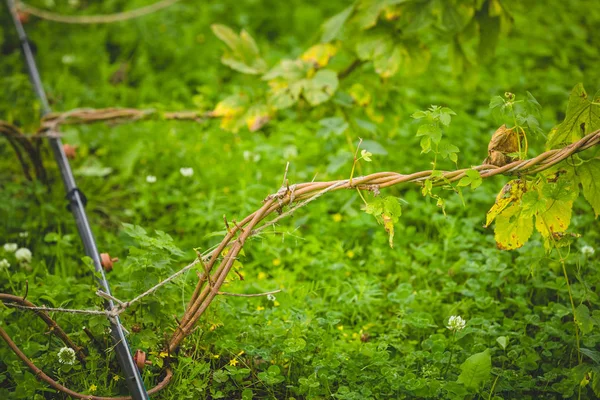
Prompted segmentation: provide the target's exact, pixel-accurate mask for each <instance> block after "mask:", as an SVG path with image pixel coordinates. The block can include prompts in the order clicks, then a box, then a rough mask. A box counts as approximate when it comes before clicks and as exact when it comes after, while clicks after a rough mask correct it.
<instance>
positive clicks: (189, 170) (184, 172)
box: [179, 168, 194, 176]
mask: <svg viewBox="0 0 600 400" xmlns="http://www.w3.org/2000/svg"><path fill="white" fill-rule="evenodd" d="M179 172H181V175H183V176H192V175H194V169H193V168H179Z"/></svg>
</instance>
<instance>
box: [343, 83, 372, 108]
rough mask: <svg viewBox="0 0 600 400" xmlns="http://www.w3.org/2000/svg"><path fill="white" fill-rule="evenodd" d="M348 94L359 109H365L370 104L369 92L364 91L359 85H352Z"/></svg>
mask: <svg viewBox="0 0 600 400" xmlns="http://www.w3.org/2000/svg"><path fill="white" fill-rule="evenodd" d="M348 93H349V94H350V96H351V97H352V98H353V99H354V102H355V103H356V104H358V105H359V106H361V107H365V106H367V105H369V104H370V103H371V100H372V97H371V92H369V91H368V90H366V89H365V87H364V86H363V85H361V84H360V83H355V84H353V85H352V86H351V87H350V90H349V91H348Z"/></svg>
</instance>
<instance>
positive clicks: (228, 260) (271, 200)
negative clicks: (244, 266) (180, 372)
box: [0, 109, 600, 400]
mask: <svg viewBox="0 0 600 400" xmlns="http://www.w3.org/2000/svg"><path fill="white" fill-rule="evenodd" d="M154 113H155V111H153V110H134V109H105V110H73V111H70V112H67V113H63V114H50V115H49V116H47V117H46V118H45V119H44V120H43V123H42V128H41V130H40V131H41V132H43V133H45V134H56V132H58V128H59V126H60V125H61V124H69V123H71V124H77V123H93V122H98V121H116V122H121V121H124V120H139V119H144V118H146V117H148V115H152V114H154ZM163 117H164V118H168V119H192V120H197V119H201V118H205V117H209V115H206V114H198V113H172V114H163ZM599 143H600V130H598V131H595V132H593V133H590V134H588V135H587V136H585V137H584V138H582V139H580V140H579V141H577V142H575V143H572V144H570V145H568V146H566V147H564V148H561V149H556V150H550V151H546V152H544V153H542V154H540V155H538V156H537V157H534V158H531V159H528V160H518V161H514V162H511V163H508V164H506V165H503V166H501V167H499V166H496V165H492V164H483V165H478V166H475V167H472V168H465V169H459V170H455V171H445V172H442V174H441V177H435V178H432V173H433V171H431V170H428V171H420V172H415V173H412V174H408V175H405V174H400V173H397V172H378V173H374V174H370V175H367V176H363V177H355V178H353V179H352V180H350V179H346V180H335V181H327V182H306V183H299V184H295V185H288V184H287V182H286V179H284V185H283V186H282V187H281V188H280V189H279V190H278V191H277V193H274V194H271V195H269V196H267V198H266V199H265V200H264V202H263V205H262V206H261V207H260V208H259V209H258V210H256V211H255V212H253V213H252V214H250V215H248V216H247V217H245V218H244V219H243V220H242V221H240V222H237V223H235V224H233V226H228V229H227V232H228V233H227V235H226V236H225V237H224V238H223V239H222V241H221V242H220V243H219V245H218V246H217V247H216V248H215V249H213V250H212V251H210V252H208V254H206V255H205V256H204V257H201V256H199V257H198V259H196V260H194V261H193V262H192V263H190V264H189V265H187V266H186V267H184V268H183V269H181V270H180V271H178V272H177V273H175V274H174V275H172V276H171V277H170V278H168V279H166V280H165V281H163V282H161V283H159V284H158V285H156V286H155V287H153V288H151V289H149V290H148V291H147V292H145V293H144V294H142V295H140V296H138V297H136V298H135V299H133V300H132V301H129V302H120V303H121V304H123V305H124V307H122V309H120V310H119V313H121V312H123V311H125V309H126V308H127V307H129V305H130V304H131V303H133V302H136V301H139V300H140V299H141V298H142V297H144V296H146V295H150V294H152V293H154V292H155V291H156V290H157V289H158V288H160V287H161V286H163V285H164V284H165V283H166V282H168V281H170V280H172V279H174V278H175V277H177V276H179V275H181V274H182V272H183V271H187V270H189V269H190V268H192V267H194V266H196V265H198V264H199V263H201V264H202V267H203V271H204V272H203V273H201V274H199V279H198V283H197V284H196V287H195V289H194V292H193V294H192V296H191V298H190V300H189V302H188V305H187V307H186V311H185V312H184V314H183V316H182V318H181V319H180V320H179V322H178V326H177V329H176V330H175V332H174V333H173V335H172V337H171V339H170V341H169V343H168V346H167V347H168V348H167V349H165V350H167V351H168V353H169V354H172V353H174V352H176V351H177V349H178V347H179V345H180V344H181V343H182V341H183V340H184V339H185V338H186V337H187V336H188V335H190V333H191V332H192V331H193V328H194V326H195V324H196V322H197V321H198V319H199V318H200V317H201V316H202V315H203V313H204V312H205V311H206V309H207V308H208V307H209V305H210V304H211V302H212V301H213V300H214V298H215V297H216V296H217V295H230V294H229V293H224V292H220V291H219V289H220V288H221V286H222V284H223V283H224V282H225V279H226V277H227V275H228V274H229V272H230V271H231V268H232V267H233V264H234V261H235V260H236V258H237V256H238V254H239V253H240V251H241V250H242V248H243V247H244V245H245V243H246V240H247V239H248V238H249V237H251V236H254V235H256V234H258V233H259V232H261V231H262V230H264V229H265V228H266V227H268V226H272V225H273V224H275V223H276V222H278V221H279V220H281V219H282V218H285V217H287V216H289V215H291V214H292V213H293V212H294V211H296V210H297V209H298V208H301V207H303V206H305V205H307V204H308V203H309V202H311V201H314V200H316V199H317V198H319V197H321V196H323V195H325V194H326V193H328V192H331V191H335V190H341V189H360V190H369V191H372V192H374V193H378V192H379V190H380V189H382V188H386V187H390V186H395V185H399V184H401V183H408V182H410V183H416V184H422V182H424V181H425V180H427V179H434V185H438V186H439V185H447V184H449V183H451V182H455V181H458V180H460V179H461V178H462V177H464V176H466V173H467V171H469V170H471V169H474V170H477V171H478V172H479V174H480V176H481V178H482V179H485V178H490V177H492V176H495V175H499V174H504V175H516V174H518V175H520V176H524V175H531V174H535V173H538V172H540V171H543V170H545V169H548V168H550V167H552V166H554V165H556V164H558V163H560V162H561V161H563V160H565V159H566V158H568V157H570V156H571V155H573V154H575V153H578V152H581V151H584V150H586V149H589V148H590V147H593V146H596V145H598V144H599ZM438 173H439V171H438ZM436 176H439V175H436ZM291 204H294V205H293V206H292V207H291V208H290V209H289V210H287V211H285V212H283V213H281V211H282V209H283V207H285V206H286V205H291ZM273 214H277V216H276V217H275V218H273V219H271V220H270V221H267V222H265V223H263V224H262V225H260V223H261V222H262V221H264V220H265V219H266V218H267V217H268V216H270V215H273ZM226 248H227V249H228V251H227V252H226V253H224V250H225V249H226ZM223 254H224V255H223ZM205 259H207V262H206V263H205V262H204V260H205ZM217 264H218V266H217ZM213 271H214V272H213ZM15 298H17V299H20V298H18V297H16V296H11V295H0V300H2V301H10V302H11V303H19V304H21V307H20V308H27V307H24V306H23V304H24V303H23V301H24V300H23V301H18V300H15ZM34 311H36V312H38V315H40V316H41V317H42V318H44V317H43V315H46V316H47V314H46V313H45V312H43V310H40V309H39V308H37V309H34ZM40 311H42V312H40ZM65 311H67V310H65ZM48 318H49V317H48ZM0 336H2V338H3V339H4V340H5V341H6V342H7V343H8V345H9V347H10V348H11V349H12V350H13V351H14V352H15V354H17V356H18V357H19V358H21V360H23V362H24V363H25V364H26V365H27V366H28V367H29V368H30V369H31V370H32V371H33V372H34V373H35V375H36V377H38V378H40V379H42V380H44V381H45V382H47V383H48V384H49V385H50V386H52V387H53V388H55V389H57V390H59V391H62V392H64V393H67V394H69V395H70V396H73V397H76V398H89V399H104V400H116V399H127V397H98V396H89V395H83V394H80V393H76V392H73V391H72V390H70V389H68V388H66V387H64V386H62V385H60V384H59V383H58V382H56V381H55V380H53V379H52V378H50V377H49V376H47V375H46V374H44V373H43V372H42V371H41V370H40V369H39V368H38V367H36V366H35V365H34V364H33V363H32V362H31V361H29V360H28V359H27V357H26V356H25V355H24V354H23V353H22V352H21V350H19V348H18V347H17V346H16V345H15V344H14V342H13V341H12V340H11V339H10V337H8V335H7V334H6V332H4V330H2V329H1V328H0ZM65 336H66V334H65ZM171 377H172V372H171V370H170V369H167V371H166V376H165V377H164V378H163V380H162V381H161V382H160V383H159V384H158V385H157V386H155V387H154V388H153V389H151V390H150V391H149V393H156V392H158V391H159V390H161V389H162V388H164V387H165V386H166V385H167V384H168V382H169V381H170V379H171Z"/></svg>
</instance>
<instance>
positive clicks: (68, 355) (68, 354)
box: [58, 347, 75, 365]
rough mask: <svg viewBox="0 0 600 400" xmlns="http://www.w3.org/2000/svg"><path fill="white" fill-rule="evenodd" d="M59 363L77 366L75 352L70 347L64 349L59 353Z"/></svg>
mask: <svg viewBox="0 0 600 400" xmlns="http://www.w3.org/2000/svg"><path fill="white" fill-rule="evenodd" d="M58 362H59V363H61V364H68V365H73V364H75V350H73V349H72V348H70V347H63V348H61V349H60V350H59V351H58Z"/></svg>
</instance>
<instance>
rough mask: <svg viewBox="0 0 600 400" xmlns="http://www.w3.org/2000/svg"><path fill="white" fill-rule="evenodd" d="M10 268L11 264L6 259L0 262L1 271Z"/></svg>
mask: <svg viewBox="0 0 600 400" xmlns="http://www.w3.org/2000/svg"><path fill="white" fill-rule="evenodd" d="M8 267H10V263H9V262H8V260H7V259H6V258H4V259H2V260H0V269H2V268H8Z"/></svg>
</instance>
